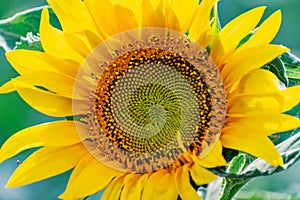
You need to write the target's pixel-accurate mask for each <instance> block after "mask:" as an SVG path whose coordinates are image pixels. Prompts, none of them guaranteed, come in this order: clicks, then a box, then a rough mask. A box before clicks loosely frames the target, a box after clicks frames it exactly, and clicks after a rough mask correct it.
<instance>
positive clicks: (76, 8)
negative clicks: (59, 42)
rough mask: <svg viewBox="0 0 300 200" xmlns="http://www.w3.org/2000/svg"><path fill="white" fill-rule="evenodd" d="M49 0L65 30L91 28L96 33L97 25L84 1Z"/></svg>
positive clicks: (73, 30)
mask: <svg viewBox="0 0 300 200" xmlns="http://www.w3.org/2000/svg"><path fill="white" fill-rule="evenodd" d="M47 2H48V4H49V5H50V7H51V8H52V9H53V11H54V12H55V14H56V15H57V17H58V19H59V22H60V24H61V26H62V28H63V30H64V31H67V32H79V31H83V30H90V31H93V32H95V33H96V26H95V24H94V22H93V19H92V17H91V15H90V14H89V11H88V9H87V8H86V6H85V4H84V2H83V1H81V0H73V1H68V0H59V1H55V0H47Z"/></svg>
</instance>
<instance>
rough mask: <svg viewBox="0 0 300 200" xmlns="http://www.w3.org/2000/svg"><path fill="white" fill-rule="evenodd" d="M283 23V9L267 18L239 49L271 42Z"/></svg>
mask: <svg viewBox="0 0 300 200" xmlns="http://www.w3.org/2000/svg"><path fill="white" fill-rule="evenodd" d="M280 24H281V11H280V10H278V11H276V12H274V13H273V14H272V15H271V16H270V17H269V18H268V19H266V20H265V21H264V22H263V23H262V24H261V25H260V26H259V28H258V29H257V30H256V31H255V33H254V34H253V36H252V37H251V38H250V39H249V40H248V41H247V42H246V43H244V44H243V45H242V46H241V47H239V48H238V51H241V50H243V49H247V48H249V47H251V46H256V45H259V44H269V43H270V42H271V41H272V40H273V39H274V37H275V36H276V34H277V32H278V30H279V28H280Z"/></svg>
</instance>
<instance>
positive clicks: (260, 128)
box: [226, 113, 300, 136]
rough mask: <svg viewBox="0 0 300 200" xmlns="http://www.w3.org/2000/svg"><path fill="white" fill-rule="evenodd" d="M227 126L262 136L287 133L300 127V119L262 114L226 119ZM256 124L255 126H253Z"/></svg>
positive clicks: (283, 115) (284, 115)
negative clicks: (247, 130) (259, 133)
mask: <svg viewBox="0 0 300 200" xmlns="http://www.w3.org/2000/svg"><path fill="white" fill-rule="evenodd" d="M226 124H227V125H228V126H240V127H241V129H242V128H245V129H249V130H250V129H251V130H253V131H256V132H261V133H262V134H264V135H266V136H267V135H270V134H273V133H278V132H283V131H288V130H291V129H294V128H297V127H299V126H300V119H298V118H296V117H293V116H290V115H286V114H279V113H278V114H277V113H276V114H272V115H268V114H263V115H255V116H247V115H244V116H240V117H228V119H227V122H226ZM254 124H256V126H253V125H254Z"/></svg>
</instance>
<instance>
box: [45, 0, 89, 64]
mask: <svg viewBox="0 0 300 200" xmlns="http://www.w3.org/2000/svg"><path fill="white" fill-rule="evenodd" d="M76 1H77V0H76ZM72 24H77V23H72ZM40 34H41V43H42V46H43V49H44V50H45V52H47V53H49V54H51V55H56V56H59V57H60V58H63V59H71V60H75V61H76V62H77V63H80V64H81V63H82V62H83V60H84V58H85V56H86V55H88V53H89V50H88V49H87V47H86V46H85V44H84V43H83V42H82V41H81V40H80V39H79V38H76V37H72V35H70V34H67V33H65V32H63V31H61V30H59V29H56V28H54V27H52V26H51V24H50V23H49V13H48V10H47V9H46V8H45V9H43V11H42V16H41V24H40Z"/></svg>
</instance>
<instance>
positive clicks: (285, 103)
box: [0, 0, 300, 200]
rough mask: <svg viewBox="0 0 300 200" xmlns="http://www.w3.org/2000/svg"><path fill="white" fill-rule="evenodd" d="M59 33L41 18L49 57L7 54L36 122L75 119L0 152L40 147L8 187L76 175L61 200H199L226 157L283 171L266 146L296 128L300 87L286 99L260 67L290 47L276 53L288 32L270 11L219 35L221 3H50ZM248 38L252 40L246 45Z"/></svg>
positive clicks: (250, 15)
mask: <svg viewBox="0 0 300 200" xmlns="http://www.w3.org/2000/svg"><path fill="white" fill-rule="evenodd" d="M48 3H49V5H50V7H51V8H52V9H53V10H54V12H55V13H56V15H57V17H58V18H59V20H60V23H61V26H62V30H60V29H57V28H54V27H53V26H52V25H51V24H50V22H49V14H48V10H47V8H45V9H43V11H42V16H41V23H40V37H41V44H42V47H43V52H38V51H33V50H14V51H11V52H8V53H7V54H6V56H7V59H8V60H9V61H10V63H11V64H12V66H13V67H14V69H15V70H16V71H17V72H18V73H19V74H20V76H18V77H16V78H14V79H12V80H11V81H9V82H7V83H6V84H4V85H3V86H2V87H1V88H0V92H1V93H8V92H13V91H17V92H18V94H19V95H20V97H21V98H22V99H24V101H26V102H27V103H28V104H29V105H30V106H32V107H33V108H34V109H36V110H37V111H39V112H41V113H43V114H46V115H49V116H54V117H66V119H67V120H60V121H54V122H49V123H44V124H39V125H36V126H32V127H28V128H26V129H23V130H21V131H19V132H17V133H15V134H14V135H13V136H11V137H10V138H9V139H8V140H7V141H6V142H5V143H4V144H3V146H2V148H1V150H0V162H3V161H5V160H7V159H8V158H10V157H12V156H14V155H16V154H18V153H19V152H21V151H24V150H26V149H29V148H34V147H41V148H40V149H38V150H36V151H35V152H34V153H32V154H31V155H30V156H29V157H28V158H27V159H26V160H25V161H24V162H23V163H22V164H20V165H19V166H18V168H17V169H16V170H15V172H14V173H13V175H12V176H11V177H10V180H9V181H8V183H7V187H17V186H22V185H25V184H30V183H33V182H36V181H39V180H43V179H45V178H48V177H52V176H55V175H57V174H60V173H63V172H65V171H67V170H70V169H72V168H74V170H73V171H72V174H71V176H70V179H69V181H68V184H67V187H66V190H65V192H64V193H63V194H61V195H60V196H59V198H62V199H78V198H83V197H86V196H89V195H91V194H94V193H97V192H99V191H100V190H103V189H105V188H106V190H105V192H104V195H103V197H102V199H109V200H111V199H126V200H128V199H177V198H178V196H180V198H181V199H200V198H201V197H199V195H198V194H197V192H196V191H195V189H194V188H193V186H192V184H191V183H192V182H193V183H195V184H196V185H202V184H207V183H209V182H211V181H213V180H214V179H216V178H217V176H216V175H215V174H213V173H212V172H210V171H209V170H208V169H207V168H213V167H217V166H225V165H226V164H227V163H226V161H225V159H224V158H223V156H222V149H223V148H224V147H225V148H230V149H235V150H239V151H243V152H246V153H249V154H251V155H253V156H256V157H259V158H261V159H264V160H265V161H267V162H269V163H270V164H271V165H273V166H283V165H284V163H283V159H282V157H281V156H280V154H279V153H278V151H277V150H276V148H275V146H274V144H273V143H272V141H271V140H270V139H269V138H268V136H269V135H271V134H273V133H276V132H281V131H286V130H290V129H293V128H296V127H299V126H300V120H299V119H298V118H295V117H292V116H289V115H287V114H283V113H284V112H285V111H287V110H289V109H291V108H292V107H293V106H295V105H296V104H297V103H298V102H299V98H300V86H293V87H290V88H284V87H283V86H282V84H281V83H280V81H279V80H278V79H277V77H276V76H275V75H274V74H272V73H271V72H269V71H267V70H264V69H262V68H261V67H262V66H263V65H265V64H267V63H269V62H270V61H272V60H273V59H275V58H276V57H277V56H279V55H281V54H282V53H284V52H286V51H288V48H286V47H284V46H281V45H275V44H269V43H270V42H271V41H272V39H273V38H274V37H275V35H276V33H277V32H278V29H279V27H280V23H281V12H280V11H277V12H275V13H273V14H272V15H271V16H270V17H269V18H267V19H266V20H265V21H263V22H262V23H261V24H260V26H259V27H257V24H258V23H259V21H260V20H261V17H262V15H263V13H264V10H265V7H258V8H255V9H252V10H250V11H248V12H245V13H243V14H242V15H240V16H238V17H237V18H235V19H233V20H232V21H231V22H229V23H228V24H227V25H226V26H225V27H224V28H223V29H221V30H220V31H219V32H218V33H216V31H214V30H213V29H214V28H215V27H214V28H213V27H212V24H211V12H212V10H213V7H214V6H215V5H216V3H217V0H203V1H201V3H199V1H198V0H188V1H185V2H184V3H183V1H180V0H172V1H168V0H153V1H152V0H139V1H136V0H134V1H133V0H126V1H119V0H113V1H110V0H103V1H96V0H84V1H81V0H74V1H71V2H70V1H67V0H48ZM250 33H252V35H251V37H250V39H249V40H247V41H246V42H245V43H243V44H242V45H241V43H240V42H241V41H242V40H243V39H244V38H245V37H246V36H248V35H249V34H250Z"/></svg>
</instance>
